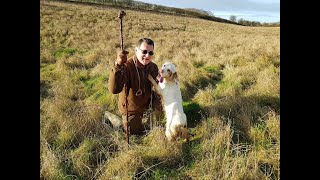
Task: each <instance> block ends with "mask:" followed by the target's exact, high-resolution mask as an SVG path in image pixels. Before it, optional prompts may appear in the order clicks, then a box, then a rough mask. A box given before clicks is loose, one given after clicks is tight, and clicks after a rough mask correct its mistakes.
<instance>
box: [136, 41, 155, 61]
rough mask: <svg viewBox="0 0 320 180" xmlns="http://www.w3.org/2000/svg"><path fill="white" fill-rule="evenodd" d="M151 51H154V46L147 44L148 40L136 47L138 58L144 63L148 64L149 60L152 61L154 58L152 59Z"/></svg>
mask: <svg viewBox="0 0 320 180" xmlns="http://www.w3.org/2000/svg"><path fill="white" fill-rule="evenodd" d="M151 51H152V53H153V46H152V45H149V44H147V43H146V42H143V43H142V44H141V45H140V47H139V48H136V56H137V59H138V60H139V62H140V63H141V64H142V65H147V64H149V62H151V60H152V59H151V57H152V56H151V55H150V53H151ZM144 53H145V54H144ZM152 53H151V54H152Z"/></svg>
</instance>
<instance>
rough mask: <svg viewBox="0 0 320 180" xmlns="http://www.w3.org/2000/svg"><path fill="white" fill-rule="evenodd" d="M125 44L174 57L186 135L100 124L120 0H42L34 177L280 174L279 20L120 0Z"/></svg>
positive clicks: (157, 59) (108, 99)
mask: <svg viewBox="0 0 320 180" xmlns="http://www.w3.org/2000/svg"><path fill="white" fill-rule="evenodd" d="M125 11H126V14H127V15H126V16H125V17H124V19H123V32H124V45H125V49H126V50H128V51H129V52H130V54H129V56H132V55H133V53H134V44H135V43H136V41H137V40H138V39H140V38H141V37H149V38H152V39H153V40H154V41H155V50H154V51H155V55H154V57H153V62H154V63H156V64H157V65H158V66H161V65H162V64H163V63H164V62H166V61H171V62H173V63H174V64H175V65H176V66H177V71H178V73H179V79H180V83H181V91H182V96H183V97H182V98H183V100H184V111H185V113H186V114H187V118H188V124H189V126H190V133H192V134H193V137H192V138H191V141H190V142H189V143H185V142H182V141H178V142H177V143H168V142H167V141H166V140H165V138H164V129H163V127H164V124H165V119H162V120H160V121H154V120H151V121H150V122H149V121H148V122H147V125H149V126H150V127H151V128H152V129H151V130H150V132H148V134H147V135H146V136H142V137H139V136H131V137H130V143H131V145H130V147H127V144H126V137H125V134H124V133H123V132H122V131H120V130H118V129H114V128H112V127H111V126H110V125H108V124H104V123H103V114H104V112H105V111H106V110H108V111H111V112H113V113H116V114H119V112H118V110H117V95H113V94H111V93H110V92H109V91H108V89H107V81H108V76H109V71H110V69H111V67H112V65H113V63H114V59H115V58H116V53H117V52H118V51H119V49H120V38H119V33H120V32H119V19H118V17H117V16H118V13H119V8H113V7H110V6H96V5H94V6H91V5H88V4H81V3H66V2H56V1H44V0H43V1H42V0H41V1H40V178H41V179H132V178H133V177H136V178H137V179H146V177H148V179H280V27H246V26H239V25H234V24H226V23H220V22H215V21H208V20H204V19H197V18H192V17H183V16H174V15H170V14H163V13H152V12H149V11H143V12H140V11H137V10H132V9H126V10H125Z"/></svg>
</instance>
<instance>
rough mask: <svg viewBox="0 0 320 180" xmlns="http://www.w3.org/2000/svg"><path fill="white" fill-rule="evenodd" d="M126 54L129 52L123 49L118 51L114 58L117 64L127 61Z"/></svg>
mask: <svg viewBox="0 0 320 180" xmlns="http://www.w3.org/2000/svg"><path fill="white" fill-rule="evenodd" d="M127 54H129V52H128V51H125V50H123V51H120V52H118V55H117V59H116V62H117V64H118V65H122V64H124V63H126V62H127Z"/></svg>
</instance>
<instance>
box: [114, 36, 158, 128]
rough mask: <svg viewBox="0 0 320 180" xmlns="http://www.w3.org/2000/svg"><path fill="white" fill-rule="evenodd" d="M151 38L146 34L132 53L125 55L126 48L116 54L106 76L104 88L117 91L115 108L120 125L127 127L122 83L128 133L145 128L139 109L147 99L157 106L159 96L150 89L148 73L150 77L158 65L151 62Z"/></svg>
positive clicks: (147, 105) (142, 107)
mask: <svg viewBox="0 0 320 180" xmlns="http://www.w3.org/2000/svg"><path fill="white" fill-rule="evenodd" d="M153 50H154V42H153V41H152V40H151V39H149V38H142V39H140V40H139V41H138V43H137V45H136V47H135V55H134V56H133V57H132V58H129V59H127V54H128V52H127V51H121V52H119V53H118V55H117V59H116V61H115V65H114V67H113V68H112V70H111V72H110V76H109V84H108V89H109V91H110V92H111V93H113V94H118V93H120V94H119V102H118V108H119V111H120V112H121V114H122V127H123V129H124V131H125V132H126V130H127V122H126V99H125V87H124V84H125V83H127V84H126V89H127V100H128V120H129V128H130V129H129V132H130V134H143V133H144V131H145V129H144V126H143V124H142V116H143V113H144V112H145V111H146V110H147V109H148V108H149V106H150V102H151V103H152V107H153V109H156V110H158V113H159V110H160V108H161V102H160V97H159V96H158V95H156V93H155V92H153V91H152V86H151V83H150V81H149V80H148V74H150V75H151V76H152V77H153V78H154V79H156V77H157V75H158V66H157V65H156V64H155V63H153V62H152V55H153V54H154V53H153Z"/></svg>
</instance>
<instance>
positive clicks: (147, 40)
mask: <svg viewBox="0 0 320 180" xmlns="http://www.w3.org/2000/svg"><path fill="white" fill-rule="evenodd" d="M143 42H145V43H147V44H148V45H151V46H153V48H154V42H153V41H152V39H149V38H141V39H140V40H139V41H138V43H137V47H140V46H141V44H142V43H143Z"/></svg>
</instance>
